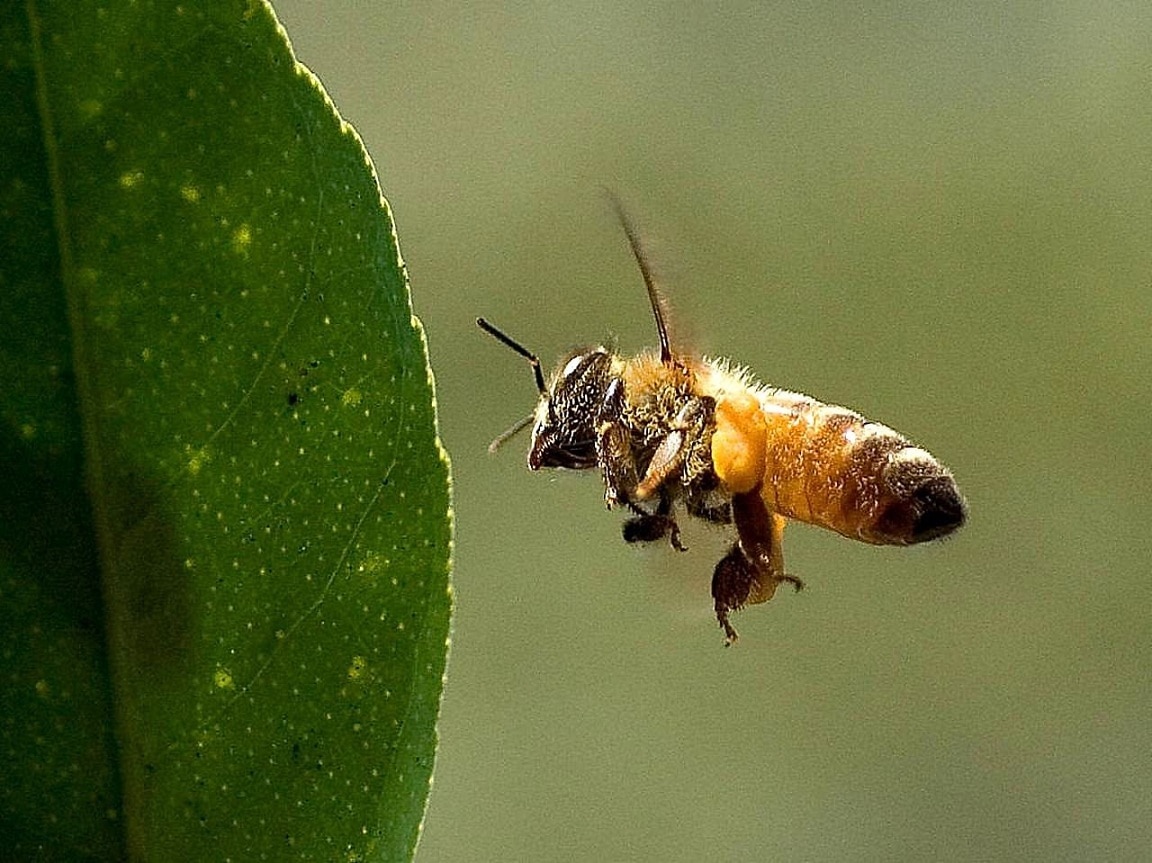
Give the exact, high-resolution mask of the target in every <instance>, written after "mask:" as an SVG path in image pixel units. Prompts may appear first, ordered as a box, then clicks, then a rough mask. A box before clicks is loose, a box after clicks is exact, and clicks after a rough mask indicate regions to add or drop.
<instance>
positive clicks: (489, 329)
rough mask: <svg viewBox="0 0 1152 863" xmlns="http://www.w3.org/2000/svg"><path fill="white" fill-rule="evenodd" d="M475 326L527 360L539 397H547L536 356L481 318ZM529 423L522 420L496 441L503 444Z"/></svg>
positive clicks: (528, 420) (542, 374) (541, 371)
mask: <svg viewBox="0 0 1152 863" xmlns="http://www.w3.org/2000/svg"><path fill="white" fill-rule="evenodd" d="M476 324H477V325H478V326H479V327H480V329H482V330H483V331H484V332H486V333H488V335H490V336H493V337H495V338H496V339H497V340H498V341H500V342H503V343H504V344H505V345H507V346H508V347H510V348H512V350H514V351H516V353H518V354H520V356H522V357H524V359H526V360H528V362H530V363H531V364H532V371H533V373H535V375H536V389H538V390H539V391H540V395H542V396H546V395H548V387H547V386H545V384H544V372H543V370H542V369H541V368H540V358H539V357H537V356H536V354H534V353H532V351H530V350H528V349H527V348H526V347H524V346H523V345H522V344H520V343H519V342H518V341H516V340H515V339H513V338H512V337H511V336H506V335H505V334H504V333H502V332H501V331H500V330H498V329H496V327H494V326H492V324H490V323H488V322H487V321H486V320H484V319H483V318H477V319H476ZM530 421H531V418H529V419H527V420H524V422H523V425H517V426H514V427H513V429H509V432H505V433H504V434H502V435H500V437H499V438H497V439H496V440H497V441H500V443H503V442H504V439H506V438H509V437H511V436H512V435H513V434H515V433H516V432H518V431H519V430H520V429H521V428H523V426H524V425H527V424H528V423H529V422H530ZM495 443H496V441H493V444H495Z"/></svg>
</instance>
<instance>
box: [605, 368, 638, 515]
mask: <svg viewBox="0 0 1152 863" xmlns="http://www.w3.org/2000/svg"><path fill="white" fill-rule="evenodd" d="M623 415H624V382H623V381H621V380H620V379H619V378H617V379H616V380H614V381H612V383H611V384H609V385H608V391H607V392H606V393H605V395H604V402H603V404H601V405H600V412H599V416H598V422H597V424H596V461H597V462H598V463H599V464H600V470H601V471H602V472H603V474H604V502H605V503H606V504H607V505H608V508H609V509H611V508H612V507H614V506H617V505H619V504H622V503H623V504H629V505H630V504H631V501H632V493H633V491H634V490H635V488H636V485H637V483H638V482H639V480H638V478H637V472H636V457H635V456H634V455H633V454H632V435H631V433H630V432H629V431H628V427H627V426H625V425H624V422H623V420H622V417H623Z"/></svg>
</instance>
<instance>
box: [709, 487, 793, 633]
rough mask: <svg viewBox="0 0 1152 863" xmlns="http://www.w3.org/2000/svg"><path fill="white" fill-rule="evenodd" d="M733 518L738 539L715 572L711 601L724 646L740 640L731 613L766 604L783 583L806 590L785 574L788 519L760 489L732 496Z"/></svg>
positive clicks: (717, 565)
mask: <svg viewBox="0 0 1152 863" xmlns="http://www.w3.org/2000/svg"><path fill="white" fill-rule="evenodd" d="M732 515H733V518H734V520H735V522H736V530H737V533H738V535H739V540H738V541H737V542H736V544H735V545H733V546H732V549H731V550H730V551H729V552H728V554H726V555H725V556H724V557H723V558H722V559H721V560H720V562H719V563H718V564H716V569H715V571H714V572H713V573H712V599H713V602H714V603H715V608H716V620H717V621H718V622H719V624H720V627H721V628H722V629H723V630H724V643H725V644H732V643H733V642H735V641H736V639H737V638H738V635H737V633H736V629H735V627H733V626H732V623H731V622H730V621H729V619H728V618H729V615H730V614H731V613H732V612H734V611H739V610H740V609H741V608H743V607H744V606H745V605H748V604H751V603H759V602H767V601H768V600H769V599H771V598H772V595H773V594H774V593H776V587H777V585H779V584H780V582H784V581H786V582H788V583H789V584H791V585H792V586H793V587H795V588H796V590H800V589H802V588H803V587H804V583H803V582H802V581H800V579H798V578H796V577H795V576H793V575H787V574H785V572H784V554H783V551H782V550H781V541H782V539H783V536H784V525H785V524H786V520H785V519H784V517H783V516H781V515H778V514H776V513H774V512H770V511H769V510H768V507H767V506H765V505H764V499H763V498H762V497H761V496H760V488H759V486H757V487H756V488H754V489H753V490H752V491H750V492H746V493H744V494H737V495H734V496H733V498H732Z"/></svg>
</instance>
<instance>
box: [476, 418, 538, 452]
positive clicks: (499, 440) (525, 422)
mask: <svg viewBox="0 0 1152 863" xmlns="http://www.w3.org/2000/svg"><path fill="white" fill-rule="evenodd" d="M534 419H536V415H535V414H528V416H526V417H524V419H522V420H517V421H516V422H515V423H513V424H512V425H511V426H509V427H508V429H507V430H505V431H503V432H501V433H500V434H499V435H497V437H496V439H495V440H494V441H492V443H490V444H488V452H489V453H495V452H496V450H498V449H500V447H502V446H504V444H506V443H507V442H508V441H509V440H511V439H512V438H514V437H516V435H518V434H520V432H522V431H524V429H526V428H528V426H529V425H531V424H532V420H534Z"/></svg>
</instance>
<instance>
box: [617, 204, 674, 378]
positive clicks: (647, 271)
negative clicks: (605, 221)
mask: <svg viewBox="0 0 1152 863" xmlns="http://www.w3.org/2000/svg"><path fill="white" fill-rule="evenodd" d="M604 192H605V194H607V195H608V200H609V201H611V202H612V207H613V208H614V209H615V210H616V216H617V218H619V219H620V224H621V225H623V227H624V233H625V234H627V235H628V244H629V245H630V246H631V247H632V254H633V255H635V257H636V263H637V264H639V265H640V274H641V275H642V276H643V277H644V286H645V287H646V288H647V289H648V302H649V303H651V304H652V317H654V318H655V319H656V332H657V333H658V334H659V336H660V362H662V363H663V364H664V365H666V366H667V365H671V364H672V345H671V344H670V343H669V342H668V326H667V325H666V324H665V323H664V300H663V298H662V297H661V296H660V292H659V291H658V290H657V289H656V281H655V279H653V277H652V268H651V267H650V266H649V264H648V256H647V255H646V254H644V247H643V245H641V243H640V235H639V233H637V231H636V226H635V225H633V224H632V220H631V219H630V218H628V213H627V212H626V211H625V210H624V205H623V204H622V203H620V199H619V198H618V197H617V196H616V193H615V192H613V191H612V190H611V189H608V188H605V190H604Z"/></svg>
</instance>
